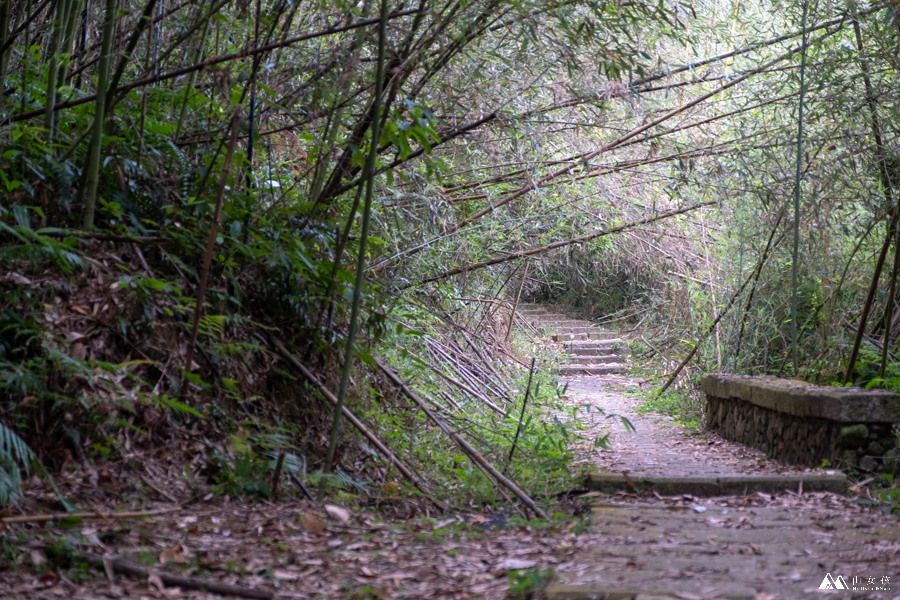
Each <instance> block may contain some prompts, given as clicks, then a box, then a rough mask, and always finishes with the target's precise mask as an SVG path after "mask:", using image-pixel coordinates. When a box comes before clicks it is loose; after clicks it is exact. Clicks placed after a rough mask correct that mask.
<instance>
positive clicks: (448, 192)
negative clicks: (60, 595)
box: [0, 0, 900, 514]
mask: <svg viewBox="0 0 900 600" xmlns="http://www.w3.org/2000/svg"><path fill="white" fill-rule="evenodd" d="M898 24H900V15H898V9H897V6H896V5H895V4H894V3H893V2H892V1H889V2H886V3H864V2H850V1H846V2H840V1H839V2H823V1H818V2H812V1H811V0H803V1H800V0H797V1H786V2H781V1H770V2H763V3H761V4H760V3H755V4H748V3H746V2H740V0H733V1H732V2H718V1H714V0H710V1H708V2H707V1H701V2H695V3H687V2H684V3H682V2H652V1H649V0H627V1H625V0H618V1H613V0H574V1H570V0H554V1H543V0H534V1H530V0H526V1H506V0H472V1H461V0H448V1H447V2H438V1H434V0H419V1H418V2H412V3H410V2H403V1H399V2H393V1H389V0H380V1H379V2H374V1H372V0H362V1H361V2H343V1H340V0H338V1H335V0H332V1H329V2H321V1H319V0H311V1H310V0H308V1H306V2H298V1H297V0H256V1H255V2H246V1H242V0H238V1H235V2H232V1H230V0H210V1H208V2H200V3H193V2H182V3H178V2H171V3H170V2H166V1H165V0H146V2H144V3H136V2H132V1H131V0H104V2H91V1H90V0H0V92H2V95H0V145H2V154H0V181H2V185H3V199H2V201H0V261H2V270H0V271H2V272H0V290H2V296H0V505H6V504H10V503H16V502H19V501H21V499H22V484H23V481H25V480H27V479H28V478H29V477H30V476H32V475H39V476H41V477H42V478H43V480H44V481H45V482H46V483H44V484H41V485H47V486H52V487H54V488H55V487H56V484H55V483H54V482H55V481H57V480H59V481H63V482H64V483H65V485H64V486H63V488H64V489H63V490H61V492H62V493H60V494H59V496H58V497H57V496H55V495H54V494H50V493H49V492H48V494H46V501H47V502H48V503H49V504H51V505H55V506H59V504H54V503H64V502H65V500H64V498H65V496H66V494H70V493H71V494H75V496H77V495H78V494H77V490H76V488H77V487H78V486H77V485H76V484H75V483H73V482H82V483H86V484H87V485H88V487H96V486H97V485H98V482H100V483H102V482H104V481H108V480H116V481H128V482H129V484H128V485H132V486H133V487H134V490H135V492H139V493H152V490H151V488H148V487H147V486H146V485H144V483H142V482H146V481H148V480H149V481H157V482H168V483H167V486H171V487H170V488H167V489H171V490H172V493H174V494H175V495H177V496H179V497H180V498H181V497H183V498H189V497H200V496H203V495H205V494H207V493H225V494H229V495H231V496H238V497H260V496H262V497H271V496H273V495H274V491H275V490H273V489H272V488H273V487H274V486H275V485H277V483H276V482H278V481H279V476H280V475H283V476H284V477H281V479H284V483H283V484H282V485H287V482H288V481H291V480H293V481H296V482H298V483H302V484H304V485H305V486H306V488H307V491H310V490H311V491H312V492H317V493H325V494H329V493H330V494H361V495H366V494H373V493H378V494H382V495H388V496H394V495H396V494H399V493H401V492H402V493H403V494H405V495H410V496H418V497H419V500H418V502H419V504H418V505H417V506H419V507H420V508H421V509H422V510H425V507H427V506H429V504H430V503H431V504H438V505H448V504H449V505H460V506H480V505H483V504H493V503H497V502H502V501H504V497H503V496H504V494H515V493H516V492H515V489H514V488H516V489H520V491H521V490H526V491H527V492H528V494H527V495H526V497H528V500H529V501H530V500H531V497H534V498H537V503H536V504H534V505H533V506H532V505H529V504H528V501H526V500H524V499H522V497H520V498H519V499H522V500H523V502H524V504H523V506H525V507H526V508H525V509H523V510H524V511H531V512H532V513H534V514H541V512H542V511H543V509H542V508H541V506H546V504H547V503H548V502H550V501H551V500H552V498H553V496H554V494H555V493H557V492H560V491H564V490H567V489H570V488H573V487H577V486H578V483H577V481H576V480H574V479H573V477H575V476H576V475H578V472H577V469H576V467H575V466H574V465H573V464H572V457H571V451H570V450H569V446H568V445H567V441H568V439H569V437H570V436H576V435H578V421H577V418H572V419H560V418H559V414H560V411H562V410H563V406H564V404H563V403H562V401H561V399H562V398H564V397H565V388H564V386H560V385H559V384H558V382H557V381H556V378H555V377H554V376H553V374H552V373H551V370H550V369H549V368H546V365H547V364H550V363H549V362H548V361H549V360H550V358H551V357H549V356H548V355H547V352H548V351H547V350H546V349H544V348H543V346H541V345H540V344H538V343H537V341H536V340H535V339H534V338H533V337H532V336H531V334H530V332H529V330H528V328H527V327H526V326H525V324H524V323H522V321H521V318H520V317H519V316H518V315H517V314H516V311H515V310H511V309H512V307H514V306H515V305H516V304H517V303H519V302H526V301H528V302H538V303H548V304H560V305H563V306H564V307H565V309H566V310H568V311H569V312H571V313H573V314H579V315H581V316H584V317H586V318H590V319H592V320H594V321H595V322H598V323H605V324H607V325H610V326H613V327H615V328H617V329H619V330H620V331H622V332H623V333H628V334H629V337H630V338H631V339H632V340H633V343H632V352H633V353H634V354H635V356H637V357H639V358H640V359H641V360H642V362H643V364H644V365H645V370H646V372H645V373H643V376H644V382H643V383H644V385H645V389H646V388H650V389H651V390H653V393H654V394H662V395H661V397H662V398H663V399H668V400H667V402H670V403H673V404H674V405H675V406H676V409H675V410H678V411H688V412H691V411H693V412H694V413H697V412H699V411H700V410H701V406H700V402H699V396H698V394H697V392H696V390H695V385H696V380H697V378H698V376H699V374H700V373H702V372H707V371H726V372H742V373H768V374H776V375H780V376H785V377H796V378H800V379H805V380H808V381H814V382H818V383H825V384H832V383H833V384H837V385H844V384H858V385H870V386H881V387H887V388H889V389H897V388H900V359H898V356H897V355H896V343H897V336H898V335H900V311H897V310H895V309H896V307H897V303H898V299H900V292H898V291H897V289H896V288H897V285H896V283H897V275H898V269H900V243H898V239H897V237H898V233H897V232H898V227H897V225H898V218H900V206H898V202H900V195H898V194H900V184H898V181H900V147H898V132H897V131H896V123H897V122H900V114H898V104H897V101H898V88H897V85H896V81H897V75H898V64H897V60H898V59H897V56H898V54H897V48H898V44H900V37H898ZM535 357H537V358H538V363H537V364H538V368H537V369H536V370H535V372H534V373H530V367H531V365H532V363H531V359H532V358H535ZM544 359H547V360H544ZM542 365H544V366H542ZM526 388H527V389H528V394H529V395H530V398H531V400H530V402H531V404H529V407H528V410H529V411H530V412H529V414H530V418H528V419H526V420H525V421H524V423H522V422H520V420H519V415H520V414H522V411H523V402H524V401H525V397H526ZM532 411H533V412H532ZM342 415H343V416H342ZM572 416H573V417H575V416H577V415H572ZM520 426H521V427H520ZM518 429H521V431H517V430H518ZM514 440H517V441H515V442H514ZM514 443H515V444H517V445H518V449H517V450H516V452H517V456H519V457H524V458H523V459H521V460H513V459H512V458H511V457H512V453H510V449H511V445H512V444H514ZM597 443H598V444H600V443H605V442H604V440H602V439H601V440H597ZM508 455H509V458H508ZM501 471H502V472H503V473H504V474H505V475H501V473H500V472H501ZM498 475H500V477H498ZM288 477H291V478H293V479H289V478H288ZM501 477H503V478H505V479H507V480H508V481H509V482H510V483H512V484H513V485H512V487H510V486H506V485H505V484H504V485H501V486H500V487H496V486H495V483H494V482H496V481H501V479H500V478H501ZM501 483H502V481H501ZM35 485H38V484H37V483H35ZM148 485H149V484H148ZM73 486H74V487H73ZM101 487H102V486H101ZM151 487H153V486H151ZM47 489H48V490H50V488H49V487H48V488H47ZM294 489H296V488H294ZM523 495H524V494H523Z"/></svg>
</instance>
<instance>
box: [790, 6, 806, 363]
mask: <svg viewBox="0 0 900 600" xmlns="http://www.w3.org/2000/svg"><path fill="white" fill-rule="evenodd" d="M808 10H809V7H808V6H807V3H806V0H804V2H803V21H802V25H801V27H800V30H801V31H805V30H806V15H807V12H808ZM802 40H803V41H802V44H801V49H800V100H799V103H798V106H797V166H796V167H797V168H796V177H795V180H794V247H793V251H792V255H791V346H792V354H793V357H794V377H796V376H797V374H798V373H799V369H800V328H799V327H798V325H797V319H798V318H799V316H798V315H797V304H798V302H799V298H798V295H799V293H800V287H799V286H800V282H799V274H800V264H799V263H800V260H799V258H800V184H801V183H802V178H801V176H800V173H801V170H802V166H803V108H804V106H803V100H804V96H805V92H806V41H807V40H806V34H804V35H803V38H802Z"/></svg>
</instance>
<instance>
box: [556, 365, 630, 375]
mask: <svg viewBox="0 0 900 600" xmlns="http://www.w3.org/2000/svg"><path fill="white" fill-rule="evenodd" d="M624 370H625V365H621V364H608V365H582V364H578V365H561V366H559V367H557V368H556V369H555V371H554V372H555V373H556V374H557V375H612V374H613V373H621V372H622V371H624Z"/></svg>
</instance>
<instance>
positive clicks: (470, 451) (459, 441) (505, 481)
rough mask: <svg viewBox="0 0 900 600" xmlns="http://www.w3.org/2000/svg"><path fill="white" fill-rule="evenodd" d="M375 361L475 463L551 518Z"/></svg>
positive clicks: (542, 514) (395, 375) (541, 515)
mask: <svg viewBox="0 0 900 600" xmlns="http://www.w3.org/2000/svg"><path fill="white" fill-rule="evenodd" d="M375 362H376V363H377V364H378V367H379V368H380V369H381V372H382V373H384V374H385V375H386V376H387V378H388V379H390V380H391V382H393V384H394V385H396V386H397V387H398V388H400V390H401V391H402V392H403V394H404V395H405V396H406V397H407V398H409V399H410V400H412V401H413V402H414V403H415V404H416V405H417V406H418V407H419V408H421V409H422V411H423V412H424V413H425V414H426V415H427V416H428V418H429V419H431V420H432V421H433V422H434V424H435V425H437V426H438V428H439V429H440V430H441V431H443V432H444V433H445V434H446V435H447V436H448V437H449V438H450V439H451V440H453V441H454V442H456V445H457V446H459V447H460V449H461V450H462V451H463V452H465V454H466V455H467V456H468V457H469V460H471V461H472V462H473V463H475V464H476V465H477V466H479V468H481V469H483V470H485V471H487V472H488V473H490V476H491V477H493V478H494V480H495V481H496V482H497V483H498V484H499V485H502V486H503V487H505V488H506V489H508V490H509V491H510V492H512V493H513V494H514V495H515V496H516V497H517V498H518V499H519V500H520V501H521V502H522V503H523V504H524V505H525V506H527V507H528V508H530V509H531V511H532V512H534V514H536V515H537V516H539V517H540V518H542V519H549V517H548V516H547V513H545V512H544V510H543V509H542V508H541V507H540V506H538V505H537V503H536V502H535V501H534V500H533V499H532V498H531V497H530V496H529V495H528V494H526V493H525V492H523V491H522V490H521V489H519V487H518V486H517V485H516V484H514V483H513V482H512V481H510V480H509V479H507V478H506V477H505V476H504V475H503V474H502V473H500V472H499V471H498V470H497V469H495V468H494V466H493V465H492V464H491V463H489V462H488V461H487V460H486V459H485V458H484V456H482V455H481V453H480V452H478V451H477V450H476V449H475V448H473V447H472V446H471V445H470V444H469V442H467V441H466V440H464V439H463V438H461V437H460V436H459V435H457V434H456V433H455V432H454V431H453V430H451V429H450V428H449V427H448V426H447V424H446V423H444V422H443V421H442V420H441V419H440V417H438V416H437V415H436V414H435V413H434V411H433V410H431V408H430V407H429V406H428V405H427V404H426V403H425V402H424V401H423V400H422V399H421V398H420V397H419V396H418V395H417V394H416V393H415V392H413V391H412V390H411V389H409V388H408V387H407V386H406V384H405V383H403V380H401V379H400V378H399V377H398V376H397V374H396V373H394V371H393V370H392V369H390V368H388V367H387V366H385V365H384V363H382V362H381V361H380V360H378V359H375Z"/></svg>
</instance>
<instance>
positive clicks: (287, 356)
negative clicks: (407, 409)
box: [269, 337, 446, 512]
mask: <svg viewBox="0 0 900 600" xmlns="http://www.w3.org/2000/svg"><path fill="white" fill-rule="evenodd" d="M269 339H270V340H271V341H272V345H274V346H275V348H276V349H277V350H278V354H280V355H281V358H283V359H284V360H285V361H287V362H288V363H289V364H290V365H291V366H292V367H294V368H295V369H297V370H298V371H300V373H301V374H302V375H303V376H304V377H305V378H306V380H307V381H309V382H310V383H311V384H313V385H314V386H316V388H317V389H318V390H319V392H320V393H321V394H322V395H323V396H324V397H325V399H326V400H328V401H329V402H331V403H332V404H334V405H337V398H336V397H335V395H334V394H333V393H331V390H329V389H328V388H327V387H325V386H324V385H322V383H321V382H319V380H318V379H317V378H316V376H315V375H313V373H312V371H310V370H309V369H307V368H306V367H305V366H304V365H303V363H301V362H300V361H299V360H297V359H296V358H295V357H294V355H293V354H291V353H290V352H288V350H287V348H285V346H284V344H283V343H282V341H281V340H279V339H278V338H276V337H270V338H269ZM342 409H343V410H342V411H341V412H342V413H343V415H344V417H345V418H346V419H347V420H348V421H350V423H352V424H353V426H354V427H356V429H357V430H359V432H360V433H361V434H363V436H364V437H365V438H366V439H367V440H369V442H370V443H371V444H372V445H373V446H375V448H376V449H378V451H379V452H381V455H382V456H384V457H385V458H386V459H387V460H388V462H390V463H391V464H392V465H394V466H395V467H397V470H398V471H400V473H402V474H403V476H404V477H405V478H406V479H407V480H408V481H409V482H410V483H411V484H413V485H414V486H415V488H416V489H417V490H419V491H420V492H422V494H423V495H424V496H425V498H426V499H427V500H428V501H430V502H431V503H432V504H434V505H435V507H437V508H438V509H439V510H440V511H441V512H443V511H445V510H446V508H444V506H443V505H442V504H441V503H440V502H438V501H437V500H435V499H434V498H432V497H431V493H430V492H429V491H428V490H427V489H425V487H424V486H423V485H422V484H421V483H420V482H419V480H418V478H417V477H416V476H415V475H414V474H413V472H412V471H411V470H410V469H409V468H408V467H407V466H406V465H404V464H403V463H402V462H400V459H398V458H397V457H396V456H395V455H394V453H393V452H391V450H390V449H389V448H388V447H387V446H385V445H384V443H383V442H382V441H381V440H380V439H378V437H377V436H376V435H375V434H374V433H372V432H371V431H369V429H368V428H367V427H366V426H365V425H363V423H362V421H360V420H359V419H358V418H356V415H354V414H353V413H352V412H351V411H350V409H349V408H347V407H346V406H344V407H342Z"/></svg>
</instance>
